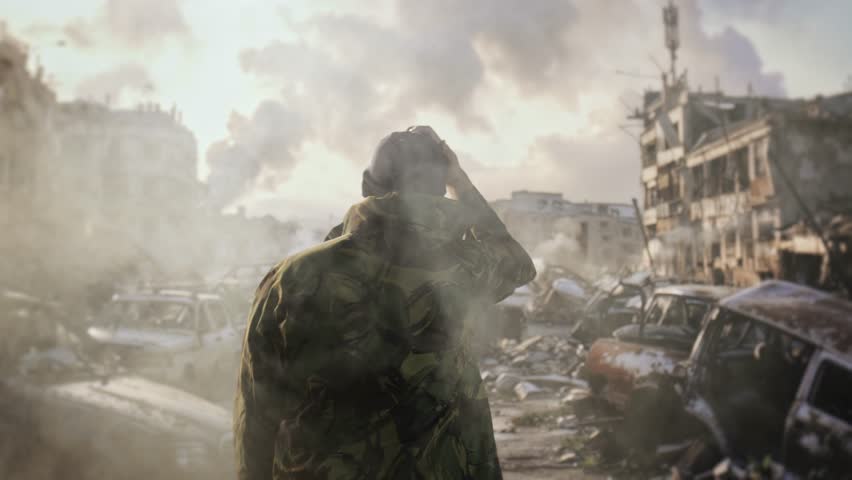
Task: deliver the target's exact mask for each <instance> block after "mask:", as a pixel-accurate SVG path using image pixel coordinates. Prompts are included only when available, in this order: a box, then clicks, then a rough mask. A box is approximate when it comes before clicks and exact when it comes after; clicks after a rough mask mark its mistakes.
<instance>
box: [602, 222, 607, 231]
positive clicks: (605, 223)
mask: <svg viewBox="0 0 852 480" xmlns="http://www.w3.org/2000/svg"><path fill="white" fill-rule="evenodd" d="M608 227H609V222H607V221H603V222H601V230H606V229H607V228H608Z"/></svg>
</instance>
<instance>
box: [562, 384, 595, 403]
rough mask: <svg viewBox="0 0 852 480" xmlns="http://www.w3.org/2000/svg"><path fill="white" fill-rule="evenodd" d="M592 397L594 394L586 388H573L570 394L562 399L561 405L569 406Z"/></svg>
mask: <svg viewBox="0 0 852 480" xmlns="http://www.w3.org/2000/svg"><path fill="white" fill-rule="evenodd" d="M591 396H592V392H591V391H589V390H588V389H585V388H572V389H571V391H569V392H568V395H565V396H564V397H562V400H561V401H560V403H562V404H563V405H564V404H569V403H574V402H580V401H583V400H586V399H588V398H589V397H591Z"/></svg>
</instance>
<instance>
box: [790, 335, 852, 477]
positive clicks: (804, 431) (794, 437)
mask: <svg viewBox="0 0 852 480" xmlns="http://www.w3.org/2000/svg"><path fill="white" fill-rule="evenodd" d="M814 357H815V358H814V359H813V360H812V361H811V362H810V365H809V366H808V371H807V372H806V373H805V375H804V380H803V381H802V387H801V388H800V389H799V392H798V394H797V395H796V402H795V403H794V405H793V408H792V409H791V411H790V417H789V419H788V420H787V428H786V431H785V436H784V463H785V465H786V466H787V468H788V469H789V470H790V471H792V472H794V473H797V474H799V475H802V476H805V475H807V474H812V475H814V477H815V478H841V477H842V476H843V475H847V474H848V473H849V472H852V388H849V387H850V385H852V363H850V362H849V361H848V360H845V359H843V358H840V357H839V356H836V355H834V354H831V353H827V352H822V353H821V354H819V355H815V356H814Z"/></svg>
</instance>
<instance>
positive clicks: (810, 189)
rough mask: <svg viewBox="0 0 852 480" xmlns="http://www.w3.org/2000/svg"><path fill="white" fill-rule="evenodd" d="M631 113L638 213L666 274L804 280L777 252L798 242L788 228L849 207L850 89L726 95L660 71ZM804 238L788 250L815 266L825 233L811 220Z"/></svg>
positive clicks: (741, 280)
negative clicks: (808, 94)
mask: <svg viewBox="0 0 852 480" xmlns="http://www.w3.org/2000/svg"><path fill="white" fill-rule="evenodd" d="M635 118H637V119H640V120H641V121H642V122H643V126H644V131H643V132H642V134H641V137H640V145H641V155H640V157H641V162H642V170H641V181H642V186H643V190H644V207H645V208H644V212H643V215H642V222H643V224H644V227H645V229H646V230H647V232H648V234H649V237H651V238H652V239H655V240H652V242H655V243H656V246H657V247H658V248H656V249H653V250H654V255H655V257H657V258H654V259H653V260H654V262H655V264H656V267H657V269H658V270H659V272H660V273H664V274H667V275H674V276H677V277H680V278H682V279H684V280H690V281H702V282H707V283H725V284H733V285H740V286H745V285H751V284H754V283H756V282H757V281H758V280H759V279H761V278H787V279H794V280H804V279H803V278H801V274H800V273H799V272H797V271H794V270H795V269H791V268H790V265H789V264H788V265H786V266H785V265H784V263H785V262H784V261H783V259H784V258H788V257H785V256H784V255H782V251H783V250H784V249H791V248H792V249H795V248H796V247H794V246H792V245H791V243H790V240H791V238H789V237H788V236H787V235H786V233H785V229H787V227H789V226H791V225H793V224H796V223H798V222H801V221H802V219H806V221H807V223H808V224H809V225H811V224H813V223H818V224H827V223H828V222H829V221H830V220H831V219H832V218H833V217H835V216H836V215H838V214H843V213H848V212H849V211H850V210H852V191H850V188H849V185H852V92H848V93H843V94H838V95H832V96H827V97H817V98H813V99H782V98H766V97H759V96H755V95H746V96H731V95H725V94H723V93H721V92H716V93H706V92H701V91H694V90H690V88H689V87H688V84H687V79H686V74H685V73H684V74H683V75H680V76H678V77H677V78H676V79H674V80H673V81H669V80H668V79H667V78H666V76H665V75H664V76H663V85H662V89H661V90H660V91H649V92H646V93H645V96H644V107H643V109H642V110H641V111H639V112H637V113H636V115H635ZM810 214H813V217H814V220H813V221H808V220H807V218H808V217H809V215H810ZM808 236H809V238H810V241H807V242H799V244H801V245H804V244H807V248H808V250H807V251H802V252H798V253H797V252H793V253H794V254H795V255H798V254H799V253H801V254H802V255H808V256H811V257H812V258H811V260H810V262H809V263H814V262H815V263H816V264H817V265H820V264H821V263H823V261H822V257H823V255H824V253H825V249H824V248H823V242H821V241H820V240H818V237H817V232H815V231H814V229H813V228H811V229H810V230H809V233H808ZM788 260H789V258H788ZM788 263H789V261H788ZM817 270H818V268H817ZM809 277H811V278H808V279H807V280H808V282H807V283H812V284H813V283H814V282H815V280H814V278H812V277H813V275H810V276H809Z"/></svg>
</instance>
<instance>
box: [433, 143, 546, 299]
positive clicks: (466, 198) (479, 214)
mask: <svg viewBox="0 0 852 480" xmlns="http://www.w3.org/2000/svg"><path fill="white" fill-rule="evenodd" d="M443 145H444V150H445V154H446V155H447V158H448V159H449V161H450V168H449V174H448V178H447V189H448V190H449V193H450V194H451V195H452V196H453V197H454V198H456V199H457V200H458V201H460V202H461V203H463V204H464V205H465V206H467V207H468V208H470V209H471V211H472V212H473V220H472V223H473V224H472V228H471V235H472V238H470V239H468V240H469V241H468V242H466V245H467V247H469V248H466V249H465V252H466V253H465V259H464V260H465V261H468V262H469V265H468V268H469V269H471V271H473V272H474V274H475V275H476V276H477V281H478V282H480V285H481V286H482V287H484V290H485V292H484V293H486V294H487V295H489V296H491V297H492V299H493V300H494V301H495V302H499V301H500V300H502V299H504V298H506V297H507V296H509V295H510V294H511V293H512V292H513V291H514V290H515V289H516V288H517V287H520V286H521V285H524V284H526V283H528V282H530V281H532V280H533V279H534V278H535V274H536V272H535V266H534V265H533V262H532V259H530V256H529V254H527V252H526V250H524V247H522V246H521V245H520V244H519V243H518V242H517V241H516V240H515V239H514V238H513V237H512V235H510V234H509V231H508V230H507V229H506V226H505V225H503V222H502V221H500V218H499V217H498V216H497V214H496V213H495V212H494V210H493V209H492V208H491V206H490V205H489V204H488V202H487V201H486V200H485V198H484V197H483V196H482V194H481V193H479V190H477V188H476V187H475V186H474V185H473V182H471V181H470V178H469V177H468V176H467V173H465V171H464V170H462V168H461V166H460V165H459V162H458V158H457V157H456V154H455V153H454V152H453V151H452V150H451V149H450V148H449V147H448V146H447V145H446V143H444V144H443ZM470 247H472V248H470Z"/></svg>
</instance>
